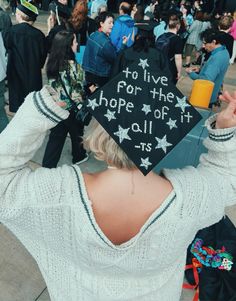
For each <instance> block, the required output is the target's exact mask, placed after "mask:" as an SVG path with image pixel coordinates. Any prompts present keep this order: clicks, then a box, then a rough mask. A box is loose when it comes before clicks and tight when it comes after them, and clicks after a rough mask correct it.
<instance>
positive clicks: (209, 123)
mask: <svg viewBox="0 0 236 301" xmlns="http://www.w3.org/2000/svg"><path fill="white" fill-rule="evenodd" d="M216 116H217V114H215V115H213V116H211V117H209V118H208V119H207V120H206V122H205V126H206V127H207V129H208V132H209V139H210V140H212V141H217V142H225V141H228V140H230V139H232V138H233V136H234V134H235V130H236V127H232V128H225V129H216V128H215V124H216Z"/></svg>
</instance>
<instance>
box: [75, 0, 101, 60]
mask: <svg viewBox="0 0 236 301" xmlns="http://www.w3.org/2000/svg"><path fill="white" fill-rule="evenodd" d="M69 23H70V25H71V27H72V29H73V31H74V33H75V34H76V36H77V41H78V49H77V52H76V55H75V57H76V61H77V63H79V64H82V61H83V56H84V51H85V46H86V43H87V39H88V37H89V36H90V34H91V33H93V32H94V31H96V30H97V24H96V22H95V20H93V19H91V18H89V17H88V5H87V0H78V1H77V2H76V4H75V7H74V8H73V11H72V13H71V17H70V19H69Z"/></svg>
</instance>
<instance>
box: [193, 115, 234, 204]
mask: <svg viewBox="0 0 236 301" xmlns="http://www.w3.org/2000/svg"><path fill="white" fill-rule="evenodd" d="M215 120H216V115H214V116H212V117H210V118H209V119H208V120H207V122H206V126H207V129H208V131H209V136H208V138H207V139H206V140H205V141H204V145H205V147H206V148H207V149H208V153H206V154H202V155H201V157H200V163H199V166H198V171H199V172H200V174H201V175H203V176H204V177H207V178H211V179H214V178H215V177H217V178H216V183H217V181H219V182H222V181H223V186H222V183H217V186H219V187H221V189H222V190H224V194H225V196H226V198H225V199H224V200H223V203H224V206H229V205H233V204H236V136H235V129H236V128H226V129H214V126H215Z"/></svg>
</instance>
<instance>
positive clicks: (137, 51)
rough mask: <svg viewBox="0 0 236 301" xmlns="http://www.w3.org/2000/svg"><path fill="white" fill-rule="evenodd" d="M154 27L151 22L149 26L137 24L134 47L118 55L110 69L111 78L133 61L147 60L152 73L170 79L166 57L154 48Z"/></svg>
mask: <svg viewBox="0 0 236 301" xmlns="http://www.w3.org/2000/svg"><path fill="white" fill-rule="evenodd" d="M154 26H155V25H153V23H152V22H150V24H148V23H139V24H138V26H137V28H138V33H137V35H136V37H135V41H134V45H133V46H132V47H130V48H127V49H125V50H124V51H122V52H121V53H120V55H119V56H118V58H117V60H116V62H115V64H114V67H113V69H112V76H115V75H116V74H118V73H119V72H121V71H122V70H124V69H125V68H126V67H128V66H130V65H131V64H133V63H134V62H135V61H139V60H140V59H142V60H146V59H147V60H148V62H149V63H148V64H149V66H150V68H152V70H153V71H154V72H162V73H165V74H167V75H168V76H169V77H171V74H170V70H169V62H168V60H167V57H166V55H165V54H163V53H162V52H161V51H160V50H158V49H156V48H155V37H154V34H153V28H154Z"/></svg>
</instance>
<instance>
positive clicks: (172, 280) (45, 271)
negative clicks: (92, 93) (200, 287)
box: [0, 87, 236, 301]
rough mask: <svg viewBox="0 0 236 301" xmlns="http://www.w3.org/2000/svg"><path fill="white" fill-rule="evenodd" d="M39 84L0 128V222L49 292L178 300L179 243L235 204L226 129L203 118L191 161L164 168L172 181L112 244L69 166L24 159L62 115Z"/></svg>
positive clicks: (62, 296) (234, 142) (234, 169)
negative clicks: (132, 231) (198, 150)
mask: <svg viewBox="0 0 236 301" xmlns="http://www.w3.org/2000/svg"><path fill="white" fill-rule="evenodd" d="M48 89H49V88H48V87H44V88H43V89H42V90H41V91H40V92H36V93H35V92H34V93H31V94H29V95H28V96H27V98H26V100H25V102H24V103H23V105H22V106H21V107H20V109H19V111H18V112H17V114H16V115H15V117H14V118H13V120H12V121H11V123H10V124H9V125H8V127H7V128H6V129H5V130H4V131H3V133H2V134H1V135H0V200H1V204H0V205H1V206H0V220H1V222H2V223H4V224H5V225H6V227H8V228H9V229H10V230H11V231H12V232H13V233H14V234H15V235H16V236H17V237H18V238H19V239H20V240H21V241H22V243H23V244H24V245H25V246H26V248H27V249H28V250H29V252H30V253H31V254H32V256H33V257H34V258H35V260H36V261H37V263H38V266H39V268H40V270H41V272H42V275H43V277H44V279H45V281H46V283H47V286H48V290H49V294H50V297H51V300H52V301H95V300H96V301H113V300H114V301H115V300H120V301H125V300H129V301H131V300H132V301H152V300H153V301H176V300H179V298H180V295H181V285H182V281H183V274H184V265H185V257H186V249H187V247H188V245H189V243H190V242H191V240H192V239H193V237H194V235H195V233H196V232H197V230H198V229H200V228H203V227H206V226H209V225H210V224H212V223H215V222H217V221H219V220H220V219H221V218H222V216H223V215H224V208H225V206H226V205H231V204H234V203H236V201H235V200H236V193H235V186H236V159H235V158H236V139H235V135H234V131H235V128H231V129H222V130H214V129H211V124H212V123H213V122H214V120H215V117H213V118H211V119H210V120H208V122H207V127H208V129H209V132H210V135H209V138H207V139H206V141H205V146H206V147H207V148H208V149H209V153H208V154H204V155H202V157H201V162H200V165H199V167H198V168H197V169H196V168H193V167H187V168H185V169H183V170H165V171H164V174H165V176H166V177H167V178H168V179H169V180H170V181H171V183H172V184H173V187H174V190H173V191H172V193H171V194H170V195H169V196H168V197H167V199H166V200H165V201H164V202H163V203H162V205H161V206H160V208H158V209H157V210H156V211H155V212H153V214H152V215H151V216H150V218H149V219H148V220H147V221H146V223H145V224H144V225H143V227H142V229H141V230H140V232H139V233H138V234H137V235H136V236H135V237H134V238H132V239H131V240H129V241H128V242H126V243H124V244H122V245H119V246H116V245H114V244H113V243H112V242H111V241H109V239H108V238H107V237H106V236H105V235H104V233H103V232H102V231H101V229H100V228H99V226H98V225H97V223H96V220H95V217H94V215H93V210H92V207H91V204H90V201H89V199H88V195H87V192H86V188H85V184H84V181H83V176H82V174H81V172H80V169H79V167H78V166H66V165H65V166H62V167H58V168H55V169H50V170H49V169H46V168H38V169H36V170H35V171H32V170H31V169H30V168H29V167H27V162H28V161H29V160H30V159H31V158H32V157H33V155H34V153H35V152H36V151H37V149H38V148H39V147H40V146H41V144H42V142H43V140H44V138H45V135H46V131H47V130H48V129H50V128H52V127H53V126H55V124H56V123H57V122H59V121H60V120H62V119H66V118H67V117H68V112H67V111H65V110H63V109H61V108H60V107H58V106H57V105H56V104H55V102H54V100H53V98H52V97H51V96H50V93H49V90H48Z"/></svg>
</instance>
